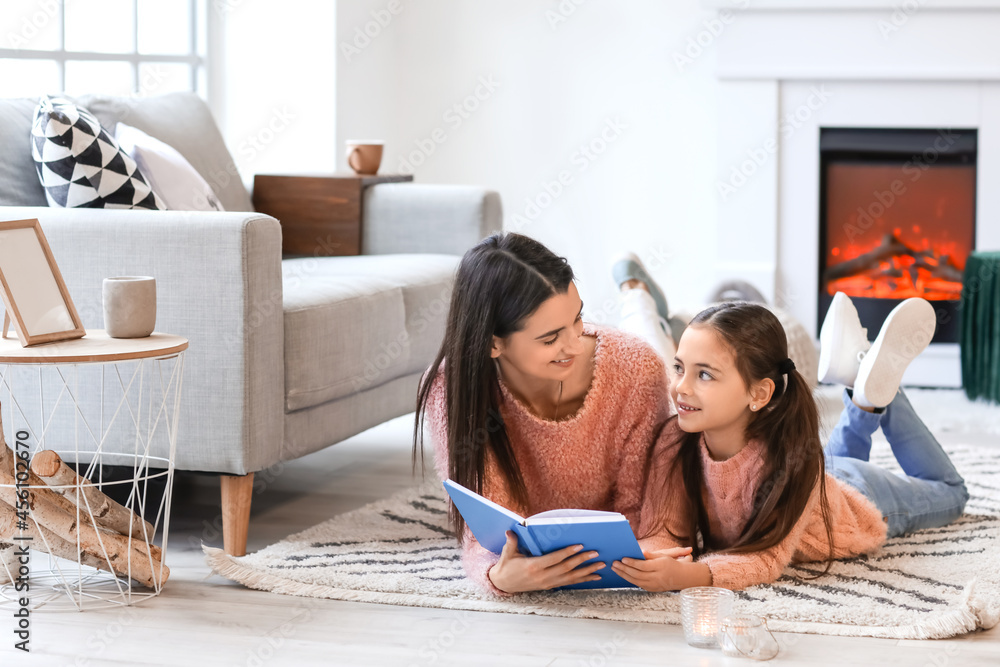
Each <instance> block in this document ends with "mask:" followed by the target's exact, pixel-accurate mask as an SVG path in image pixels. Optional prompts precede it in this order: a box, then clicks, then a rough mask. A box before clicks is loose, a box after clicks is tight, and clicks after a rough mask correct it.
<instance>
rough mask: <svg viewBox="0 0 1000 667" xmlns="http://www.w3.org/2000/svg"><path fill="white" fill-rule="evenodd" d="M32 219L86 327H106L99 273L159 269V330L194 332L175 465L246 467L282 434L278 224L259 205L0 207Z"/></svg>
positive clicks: (274, 449) (263, 458) (268, 455)
mask: <svg viewBox="0 0 1000 667" xmlns="http://www.w3.org/2000/svg"><path fill="white" fill-rule="evenodd" d="M29 218H37V219H38V220H39V221H40V222H41V225H42V229H43V230H44V232H45V237H46V238H47V239H48V241H49V245H50V246H51V247H52V253H53V255H54V256H55V259H56V262H57V264H58V266H59V269H60V272H61V273H62V275H63V278H64V279H65V281H66V285H67V287H68V288H69V291H70V295H71V297H72V299H73V303H74V305H75V306H76V308H77V311H78V312H79V313H80V317H81V319H82V320H83V325H84V327H86V328H89V329H103V328H104V315H103V305H102V282H103V279H104V278H107V277H110V276H126V275H148V276H153V277H155V278H156V291H157V316H156V330H157V331H162V332H165V333H172V334H177V335H179V336H184V337H186V338H187V339H188V340H189V341H190V347H189V348H188V352H187V354H186V356H185V364H184V366H185V368H184V390H183V392H182V398H181V415H180V424H179V429H180V430H179V437H178V445H177V453H176V461H175V463H176V466H177V467H178V468H179V469H182V470H200V471H205V472H225V473H230V474H244V473H247V472H251V471H257V470H261V469H263V468H266V467H267V466H269V465H273V464H274V463H277V462H278V461H280V459H281V456H280V453H281V443H282V442H283V438H284V430H283V429H284V409H283V401H284V315H283V310H282V283H281V229H280V227H279V225H278V221H277V220H275V219H274V218H271V217H269V216H265V215H260V214H258V213H223V212H209V213H189V212H177V211H140V210H131V211H122V210H104V209H59V208H46V207H0V219H2V220H20V219H29Z"/></svg>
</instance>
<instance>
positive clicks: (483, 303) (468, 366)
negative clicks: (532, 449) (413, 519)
mask: <svg viewBox="0 0 1000 667" xmlns="http://www.w3.org/2000/svg"><path fill="white" fill-rule="evenodd" d="M572 281H573V269H572V268H570V266H569V264H568V263H567V262H566V259H565V258H563V257H559V256H558V255H556V254H554V253H553V252H552V251H551V250H549V249H548V248H546V247H545V246H543V245H542V244H541V243H539V242H538V241H535V240H534V239H531V238H529V237H527V236H523V235H521V234H514V233H498V234H494V235H492V236H490V237H488V238H486V239H484V240H483V241H481V242H479V243H478V244H477V245H476V246H474V247H473V248H472V249H471V250H469V251H468V252H466V253H465V256H464V257H462V261H461V263H460V264H459V266H458V272H457V275H456V277H455V286H454V289H453V291H452V294H451V306H450V308H449V311H448V322H447V325H446V328H445V333H444V342H443V343H442V344H441V350H440V351H439V352H438V354H437V357H436V358H435V359H434V362H433V363H432V364H431V366H430V368H429V369H428V371H427V373H426V374H425V375H424V377H423V379H422V381H421V383H420V389H419V391H418V393H417V418H416V420H415V422H414V426H413V463H414V469H415V468H416V461H417V458H418V456H419V457H421V460H422V455H423V428H422V426H423V422H424V419H425V411H426V408H427V402H428V400H429V395H430V389H431V385H432V384H433V381H434V378H435V376H436V375H437V373H438V370H439V369H440V368H441V365H442V364H444V379H445V403H446V406H447V421H448V432H447V437H448V477H449V478H450V479H452V480H453V481H455V482H457V483H459V484H461V485H462V486H464V487H466V488H468V489H472V490H473V491H475V492H476V493H480V494H481V493H482V492H483V482H484V479H483V477H484V470H485V466H486V452H487V451H489V452H491V453H492V456H493V459H494V460H495V461H496V463H497V466H498V467H499V470H500V474H501V476H502V477H503V479H502V480H500V481H502V482H504V483H505V484H506V488H507V489H508V491H509V492H510V494H511V497H512V498H513V499H514V501H515V502H516V503H518V504H519V505H520V506H521V508H526V506H527V496H528V493H527V489H526V487H525V485H524V477H523V476H522V474H521V469H520V467H519V465H518V462H517V459H516V458H515V457H514V451H513V449H512V447H511V444H510V439H509V438H508V437H507V430H506V428H505V427H504V423H503V417H502V416H501V414H500V385H499V383H498V378H497V370H496V365H495V362H494V360H493V359H492V357H491V356H490V351H491V349H492V347H493V337H494V336H497V337H499V338H506V337H507V336H509V335H511V334H512V333H514V332H516V331H520V330H521V329H522V328H523V327H524V322H525V320H526V319H527V318H528V317H529V316H531V314H532V313H534V312H535V311H536V310H537V309H538V307H539V306H541V305H542V303H543V302H545V301H546V300H547V299H549V298H551V297H552V296H555V295H557V294H565V293H566V291H567V290H568V289H569V284H570V283H571V282H572ZM450 518H451V523H452V527H453V528H454V529H455V532H456V535H458V536H459V538H461V536H462V533H463V528H464V525H465V524H464V521H463V520H462V517H461V515H460V514H459V513H458V512H457V511H456V510H455V508H454V506H452V507H451V510H450Z"/></svg>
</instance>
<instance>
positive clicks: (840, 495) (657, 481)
mask: <svg viewBox="0 0 1000 667" xmlns="http://www.w3.org/2000/svg"><path fill="white" fill-rule="evenodd" d="M679 430H680V429H679V427H678V426H677V421H676V420H670V421H669V422H667V424H666V426H665V427H664V428H663V430H662V433H661V436H660V439H659V442H657V444H656V450H655V451H654V454H653V455H654V460H655V463H654V465H653V470H652V472H651V474H650V482H649V488H647V490H646V502H645V504H644V508H643V511H642V519H643V520H642V527H641V528H640V533H639V534H640V535H648V534H649V533H655V535H654V536H653V537H651V538H648V539H647V540H643V548H645V549H664V548H667V547H674V546H689V545H680V544H678V543H677V541H676V540H674V539H673V538H672V537H671V536H670V534H669V532H667V531H668V530H670V531H672V532H673V533H674V534H675V535H683V534H684V532H685V531H684V526H683V523H681V517H680V514H679V512H678V511H677V510H672V509H671V508H683V507H684V505H685V503H686V501H685V499H684V493H685V491H684V483H683V481H682V480H681V479H680V474H679V473H677V474H675V475H672V476H671V475H670V474H669V472H670V468H671V467H672V462H673V460H674V458H675V457H676V455H677V450H678V449H679V444H677V443H676V441H677V439H678V435H679ZM763 446H764V445H763V443H762V442H760V441H754V440H752V441H750V442H749V443H747V445H746V447H744V448H743V449H741V450H740V451H739V452H738V453H737V454H736V455H735V456H733V457H732V458H729V459H727V460H725V461H715V460H713V459H712V457H711V456H710V455H709V453H708V447H707V446H706V445H705V440H704V438H702V441H701V466H702V498H703V500H704V503H705V509H706V511H707V513H708V520H709V528H710V530H711V532H712V536H713V539H715V540H716V542H717V543H715V544H710V545H707V549H708V551H709V553H708V554H707V555H703V556H702V557H701V558H699V559H698V560H699V562H702V563H705V564H706V565H708V568H709V569H710V570H711V571H712V585H713V586H721V587H723V588H730V589H734V590H739V589H741V588H746V587H748V586H753V585H755V584H762V583H770V582H772V581H775V580H776V579H777V578H778V577H780V576H781V573H782V571H783V570H784V569H785V567H786V566H787V565H788V564H789V563H796V562H808V561H823V560H826V558H827V554H828V553H829V542H828V540H827V536H826V529H825V528H824V525H823V517H822V514H821V513H820V504H819V485H817V486H816V488H814V489H813V492H812V495H811V496H810V498H809V501H808V503H807V505H806V509H805V511H804V512H803V513H802V516H801V517H800V518H799V520H798V522H796V524H795V526H794V527H793V528H792V530H791V532H790V533H789V534H788V535H787V536H786V537H785V539H784V540H782V541H781V542H779V543H778V544H776V545H775V546H773V547H771V548H770V549H766V550H764V551H759V552H755V553H749V554H723V553H711V552H712V551H719V550H723V549H725V548H726V547H727V546H730V545H732V544H733V543H734V542H735V541H736V540H737V539H738V538H739V536H740V532H741V531H742V530H743V527H744V526H745V525H746V523H747V521H749V519H750V517H751V512H752V507H753V499H754V495H755V494H756V493H757V489H758V488H759V486H760V481H761V480H760V475H761V469H762V466H763V463H764V460H763V458H762V449H763ZM826 494H827V501H828V504H829V508H830V520H831V525H832V529H833V543H834V551H833V556H834V558H850V557H852V556H857V555H859V554H863V553H868V552H871V551H874V550H875V549H877V548H878V547H880V546H881V545H882V544H883V543H884V542H885V537H886V524H885V522H884V521H883V520H882V516H881V514H880V513H879V511H878V508H876V507H875V505H874V504H873V503H872V502H871V501H870V500H868V499H867V498H866V497H865V496H863V495H862V494H861V492H859V491H858V490H857V489H855V488H854V487H852V486H850V485H848V484H845V483H843V482H841V481H840V480H838V479H837V478H835V477H833V476H832V475H830V474H827V476H826ZM663 508H667V510H668V512H666V513H664V512H662V510H663Z"/></svg>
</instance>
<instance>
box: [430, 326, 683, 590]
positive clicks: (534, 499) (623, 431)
mask: <svg viewBox="0 0 1000 667" xmlns="http://www.w3.org/2000/svg"><path fill="white" fill-rule="evenodd" d="M584 335H588V336H594V337H596V338H597V344H596V349H595V352H594V379H593V381H592V383H591V385H590V389H589V390H588V392H587V395H586V397H585V398H584V402H583V406H582V407H581V408H580V409H579V410H578V411H577V413H576V414H575V415H573V416H572V417H570V418H568V419H560V420H559V421H552V420H548V419H541V418H539V417H537V416H535V415H534V414H533V413H532V412H531V411H530V410H529V409H528V408H527V407H526V406H525V405H524V404H523V403H522V402H521V401H520V400H518V399H517V398H515V397H514V396H513V395H512V394H511V393H510V391H509V390H508V389H507V387H506V386H505V385H504V384H503V382H501V383H500V389H501V398H502V403H501V405H500V412H501V414H502V415H503V420H504V425H505V426H506V428H507V435H508V437H509V438H510V442H511V446H512V448H513V450H514V455H515V456H516V457H517V462H518V465H519V466H520V468H521V474H522V475H523V476H524V483H525V485H526V486H527V489H528V506H527V507H517V506H515V505H514V502H513V500H512V499H511V496H510V493H509V491H508V489H507V488H506V487H505V484H504V483H502V481H501V480H502V478H501V476H500V473H499V470H498V467H497V464H496V461H495V459H493V457H492V454H491V452H490V451H489V450H487V459H486V475H485V482H484V485H483V487H484V488H483V495H484V496H486V497H487V498H489V499H490V500H492V501H494V502H496V503H499V504H500V505H503V506H504V507H507V508H509V509H511V510H513V511H515V512H517V513H519V514H520V515H521V516H525V517H526V516H530V515H531V514H536V513H538V512H544V511H546V510H551V509H595V510H610V511H615V512H621V513H622V514H624V515H625V516H626V517H627V518H628V520H629V522H630V523H631V524H632V528H633V530H634V529H636V528H637V527H638V522H639V511H640V509H641V506H642V497H643V496H642V492H643V481H644V480H643V478H644V473H645V469H646V463H647V460H648V456H649V453H650V449H651V448H652V446H653V444H654V443H655V442H656V438H657V435H659V431H660V429H661V428H662V427H663V424H664V423H665V422H666V420H667V417H668V416H669V402H668V397H667V386H666V370H665V367H664V365H663V362H662V361H661V360H660V358H659V357H658V356H657V354H656V353H655V352H654V351H653V349H652V348H651V347H649V346H648V345H647V344H646V343H645V342H643V341H642V340H640V339H639V338H637V337H635V336H632V335H631V334H627V333H625V332H622V331H618V330H615V329H610V328H603V327H596V326H594V325H590V324H586V325H585V326H584ZM426 421H427V425H428V430H429V432H430V436H431V438H432V440H433V442H434V446H435V457H434V460H435V466H436V468H437V471H438V474H439V475H440V476H441V478H442V479H447V477H448V448H447V442H446V440H447V414H446V410H445V381H444V374H443V371H439V372H438V374H437V376H436V377H435V378H434V383H433V386H432V388H431V392H430V396H429V401H428V404H427V413H426ZM498 559H499V556H497V555H496V554H493V553H491V552H489V551H487V550H486V549H484V548H483V547H481V546H480V545H479V543H478V542H477V541H476V539H475V538H474V537H473V536H472V534H471V532H469V530H468V528H466V534H465V538H464V540H463V551H462V562H463V565H464V566H465V570H466V573H467V574H468V576H469V578H470V579H472V580H473V581H475V582H476V583H477V584H478V585H479V586H480V587H482V588H484V589H486V590H489V591H492V592H493V593H495V594H497V595H504V594H505V593H503V592H502V591H500V590H499V589H497V588H496V587H495V586H493V584H492V582H491V581H490V578H489V571H490V568H492V567H493V565H494V564H495V563H496V562H497V560H498ZM608 567H610V563H609V564H608Z"/></svg>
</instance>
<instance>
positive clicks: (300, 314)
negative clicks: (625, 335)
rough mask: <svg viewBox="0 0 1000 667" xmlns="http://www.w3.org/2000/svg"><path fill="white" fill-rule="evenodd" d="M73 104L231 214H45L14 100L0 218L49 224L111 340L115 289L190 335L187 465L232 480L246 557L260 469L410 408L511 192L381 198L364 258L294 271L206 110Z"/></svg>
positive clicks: (393, 189)
mask: <svg viewBox="0 0 1000 667" xmlns="http://www.w3.org/2000/svg"><path fill="white" fill-rule="evenodd" d="M77 101H78V103H80V104H81V105H83V106H86V107H87V108H89V109H90V110H91V111H92V112H94V114H95V115H96V116H97V117H98V118H99V119H100V121H101V124H102V125H103V126H104V127H105V128H106V129H108V130H109V131H112V132H113V130H114V126H115V124H116V123H117V122H118V121H125V122H127V123H128V124H129V125H132V126H134V127H137V128H139V129H140V130H143V131H144V132H146V133H148V134H150V135H152V136H154V137H157V138H158V139H160V140H162V141H164V142H166V143H168V144H170V145H172V146H174V147H175V148H177V149H178V150H179V151H180V152H181V154H183V155H184V156H185V158H187V160H188V161H189V162H190V163H191V164H192V165H193V166H194V167H195V168H196V169H197V170H198V171H199V173H201V174H202V176H204V177H205V179H206V180H207V181H208V182H209V183H210V184H212V185H213V189H216V191H217V194H218V195H219V198H220V200H221V201H222V204H223V205H224V207H225V208H226V212H210V213H201V212H177V211H138V210H135V211H121V210H103V209H58V208H49V207H47V206H46V201H45V196H44V192H43V190H42V188H41V186H40V185H39V183H38V179H37V176H36V174H35V169H34V165H33V163H32V161H31V155H30V144H29V133H30V127H31V118H32V114H33V111H34V108H35V105H36V103H37V101H36V100H34V99H7V100H0V151H2V155H3V159H2V161H0V220H17V219H25V218H37V219H38V220H39V221H40V222H41V225H42V228H43V230H44V232H45V235H46V237H47V238H48V240H49V243H50V245H51V246H52V250H53V254H54V255H55V258H56V260H57V262H58V264H59V268H60V270H61V271H62V273H63V276H64V278H65V280H66V283H67V285H68V287H69V290H70V293H71V296H72V298H73V301H74V303H75V305H76V307H77V309H78V311H79V312H80V315H81V318H82V319H83V323H84V326H85V327H87V328H103V316H102V305H101V282H102V280H103V279H104V278H105V277H108V276H115V275H151V276H154V277H155V278H156V280H157V291H158V295H157V298H158V313H157V323H156V328H157V330H158V331H164V332H168V333H174V334H178V335H182V336H185V337H187V338H188V339H189V340H190V348H189V351H188V353H187V357H186V360H185V377H184V391H183V398H182V403H181V421H180V428H179V439H178V446H177V452H176V459H175V461H176V467H177V468H178V469H180V470H191V471H204V472H214V473H222V475H223V478H222V480H223V483H222V489H223V492H222V505H223V512H222V515H223V523H224V533H225V536H224V542H225V546H226V549H227V551H229V552H230V553H235V554H237V555H239V554H242V553H243V552H244V551H245V545H246V525H247V522H248V521H249V506H250V497H251V493H252V488H253V473H254V472H257V471H261V470H264V469H266V468H269V467H271V466H275V465H276V464H279V463H280V462H282V461H288V460H290V459H294V458H298V457H300V456H304V455H305V454H309V453H310V452H314V451H317V450H319V449H322V448H324V447H327V446H329V445H332V444H334V443H336V442H338V441H340V440H343V439H344V438H347V437H349V436H351V435H354V434H356V433H359V432H361V431H363V430H365V429H367V428H369V427H371V426H374V425H376V424H379V423H381V422H383V421H385V420H387V419H390V418H393V417H396V416H399V415H402V414H405V413H407V412H410V411H412V410H413V406H414V398H415V389H416V386H417V380H418V378H419V376H420V373H421V371H423V370H424V369H425V368H426V367H427V366H428V365H429V363H430V362H431V361H432V359H433V354H434V352H435V351H436V348H437V347H438V345H439V344H440V340H441V337H442V334H443V330H444V329H443V327H444V316H445V313H446V311H447V306H448V301H449V298H450V291H451V283H452V279H453V273H454V269H455V267H456V264H457V260H458V256H459V255H461V254H462V253H463V252H464V251H465V250H466V249H467V248H468V247H470V246H471V245H473V244H474V243H476V242H477V241H479V240H480V239H481V238H483V237H484V236H485V235H487V234H488V233H490V232H492V231H494V230H496V229H499V228H500V216H501V212H500V201H499V197H498V195H497V194H496V193H495V192H491V191H488V190H485V189H483V188H479V187H472V186H441V185H419V184H415V183H402V184H383V185H376V186H372V187H370V188H368V189H367V190H366V194H365V201H364V208H363V210H364V219H363V231H362V251H363V254H362V255H361V256H356V257H319V258H317V257H300V258H295V259H284V260H283V259H282V255H281V227H280V225H279V223H278V221H277V220H275V219H274V218H271V217H269V216H266V215H261V214H258V213H254V212H253V211H252V206H251V203H250V197H249V195H248V193H247V192H246V189H245V188H244V186H243V183H242V181H241V179H240V176H239V175H238V174H237V173H236V169H235V166H234V162H233V160H232V157H231V156H230V154H229V151H228V150H227V149H226V146H225V144H224V142H223V140H222V136H221V134H220V132H219V130H218V128H217V127H216V125H215V122H214V120H213V119H212V116H211V114H210V113H209V110H208V108H207V107H206V105H205V104H204V103H203V102H202V101H201V100H200V98H198V97H197V96H195V95H193V94H185V93H175V94H170V95H165V96H161V97H153V98H147V99H126V98H106V97H85V98H79V99H78V100H77ZM332 162H333V160H332V158H331V163H332ZM8 437H9V436H8Z"/></svg>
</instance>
